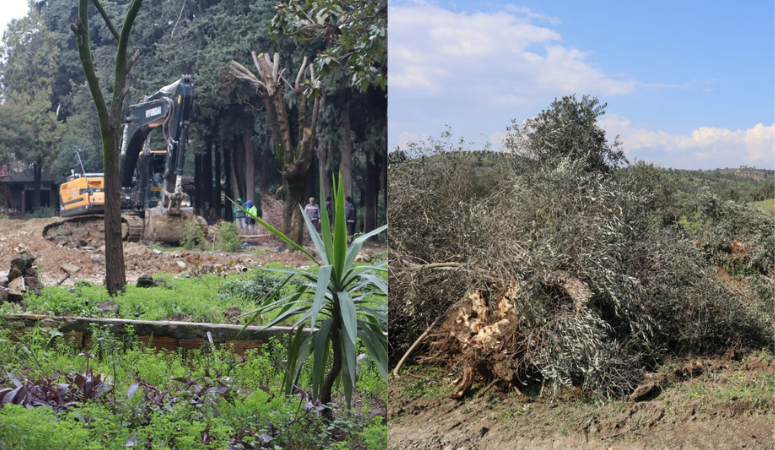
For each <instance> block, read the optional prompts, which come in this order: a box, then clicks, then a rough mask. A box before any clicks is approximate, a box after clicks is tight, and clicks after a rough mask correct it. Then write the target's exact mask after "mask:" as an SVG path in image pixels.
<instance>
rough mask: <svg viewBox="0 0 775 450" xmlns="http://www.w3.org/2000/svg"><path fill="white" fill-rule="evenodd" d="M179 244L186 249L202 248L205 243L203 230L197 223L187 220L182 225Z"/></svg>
mask: <svg viewBox="0 0 775 450" xmlns="http://www.w3.org/2000/svg"><path fill="white" fill-rule="evenodd" d="M182 231H183V233H182V236H183V237H182V238H181V239H180V245H181V246H182V247H183V248H185V249H186V250H202V249H204V244H205V232H204V230H203V229H202V227H201V226H199V224H197V223H196V222H194V221H188V222H186V224H185V225H183V230H182Z"/></svg>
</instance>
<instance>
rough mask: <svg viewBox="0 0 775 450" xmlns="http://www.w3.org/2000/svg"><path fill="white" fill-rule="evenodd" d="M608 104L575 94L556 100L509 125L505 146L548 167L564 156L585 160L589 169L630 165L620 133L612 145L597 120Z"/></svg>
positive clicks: (610, 169) (554, 164)
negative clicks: (547, 106)
mask: <svg viewBox="0 0 775 450" xmlns="http://www.w3.org/2000/svg"><path fill="white" fill-rule="evenodd" d="M606 106H607V104H606V103H603V104H600V101H599V100H598V99H597V98H596V97H590V96H588V95H585V96H583V97H582V98H581V100H577V99H576V96H575V95H572V96H565V97H562V98H561V99H559V100H558V99H555V100H554V101H553V102H552V104H551V105H550V107H549V109H546V110H543V111H541V112H540V113H539V114H538V115H536V116H535V117H533V118H530V119H527V120H525V121H524V123H523V124H522V125H521V126H520V125H519V124H518V123H517V121H516V120H513V121H512V125H511V126H510V127H509V128H508V133H507V138H506V141H505V143H504V144H505V147H506V148H507V149H509V150H511V151H514V152H517V153H519V154H522V155H525V156H527V157H529V158H530V159H532V160H535V161H536V162H537V163H538V164H539V165H541V166H544V167H546V166H547V165H548V166H556V165H557V164H558V163H559V162H560V161H561V160H563V159H564V158H571V159H574V160H581V161H584V166H585V167H586V168H587V170H591V171H603V172H610V171H612V170H613V169H615V168H617V167H620V166H622V165H624V164H627V158H626V157H625V155H624V151H623V150H622V143H621V142H620V141H619V137H618V136H617V137H616V138H615V139H614V141H613V143H611V144H609V143H608V140H607V139H606V135H605V130H603V129H602V128H601V127H600V126H599V125H598V123H597V120H598V118H599V117H600V116H602V115H604V114H605V108H606Z"/></svg>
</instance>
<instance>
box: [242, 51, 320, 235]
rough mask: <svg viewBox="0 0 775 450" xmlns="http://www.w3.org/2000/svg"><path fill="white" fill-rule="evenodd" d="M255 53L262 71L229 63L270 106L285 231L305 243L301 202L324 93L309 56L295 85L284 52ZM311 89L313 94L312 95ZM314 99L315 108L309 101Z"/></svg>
mask: <svg viewBox="0 0 775 450" xmlns="http://www.w3.org/2000/svg"><path fill="white" fill-rule="evenodd" d="M251 54H252V55H253V64H254V65H255V66H256V70H257V71H258V75H259V76H258V77H256V76H255V75H254V74H253V73H252V72H251V71H250V70H248V69H247V68H246V67H245V66H243V65H241V64H240V63H238V62H236V61H231V62H230V63H229V72H230V73H231V74H232V75H234V76H235V77H236V78H238V79H240V80H245V81H248V82H250V83H251V84H252V85H253V86H254V87H255V88H256V90H257V92H258V94H259V96H260V97H261V99H262V100H263V102H264V105H265V106H266V111H267V114H268V119H269V120H268V121H269V125H270V127H271V129H272V139H273V141H274V145H275V150H276V152H275V153H276V154H277V155H278V158H279V159H280V160H281V162H282V176H283V187H284V190H285V206H284V209H283V233H284V234H285V235H286V236H288V237H289V238H291V239H292V240H293V242H295V243H297V244H299V245H301V243H302V239H303V236H304V234H303V233H304V228H303V227H304V219H303V217H302V212H301V210H300V209H299V207H298V205H300V204H303V203H304V196H305V193H306V189H307V171H308V170H309V167H310V163H311V162H312V157H313V156H314V151H313V144H314V142H315V128H316V125H317V119H318V112H319V110H320V102H321V96H319V95H314V94H315V93H316V91H317V89H318V80H317V78H316V77H315V69H314V67H313V66H312V65H309V64H308V63H307V58H306V57H305V58H304V61H303V62H302V63H301V67H300V68H299V71H298V73H297V74H296V80H295V82H294V84H293V85H291V84H290V83H289V82H288V81H287V80H286V79H285V78H284V77H283V72H284V70H283V71H280V54H279V53H275V54H274V57H272V58H270V57H269V55H268V54H265V53H262V54H260V55H256V52H251ZM307 70H309V71H310V81H309V84H308V83H306V82H303V81H304V80H303V77H304V72H306V71H307ZM285 86H288V87H289V88H290V89H291V90H292V91H293V93H294V94H295V95H296V105H295V106H296V110H297V111H298V114H299V115H298V130H299V131H298V135H297V136H296V137H295V139H294V136H293V133H291V125H290V123H291V120H290V117H289V110H290V109H291V108H290V105H286V101H285V89H284V87H285ZM307 89H311V90H312V91H313V92H312V94H313V95H308V94H310V92H307ZM310 102H312V105H311V106H312V111H311V113H310V111H309V107H310V105H309V103H310Z"/></svg>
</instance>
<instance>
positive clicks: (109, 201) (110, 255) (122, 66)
mask: <svg viewBox="0 0 775 450" xmlns="http://www.w3.org/2000/svg"><path fill="white" fill-rule="evenodd" d="M92 3H94V6H95V7H96V8H97V10H98V11H99V12H100V15H101V16H102V19H103V20H104V22H105V25H106V26H107V28H108V29H109V30H110V34H111V35H112V36H113V38H114V39H115V42H116V59H115V67H114V80H113V90H112V91H109V95H110V97H109V98H110V101H106V100H105V96H104V94H103V92H102V88H101V86H100V81H99V78H98V77H97V73H96V70H95V66H94V59H93V58H92V52H91V44H90V29H89V0H79V1H78V19H77V20H76V21H75V24H73V25H71V29H72V31H73V33H75V37H76V46H77V48H78V56H79V59H80V60H81V65H82V66H83V72H84V75H85V76H86V82H87V83H88V85H89V91H90V92H91V96H92V99H93V100H94V106H95V108H96V109H97V117H98V119H99V124H100V135H101V138H102V159H103V163H104V173H105V175H104V176H105V266H106V275H105V286H106V288H107V290H108V294H110V295H116V294H117V293H118V292H119V291H123V290H124V286H125V285H126V268H125V266H124V250H123V243H122V241H121V184H120V182H119V167H118V164H119V137H120V134H121V122H122V118H123V114H122V111H121V107H122V105H123V102H124V98H125V97H126V96H127V94H128V93H129V87H128V86H127V85H126V78H127V74H128V73H129V71H130V70H131V68H132V65H133V64H134V63H135V61H137V58H138V57H139V56H140V53H139V51H137V52H135V54H134V55H133V56H132V58H131V59H128V58H127V47H128V45H129V34H130V31H131V30H132V25H133V24H134V21H135V18H136V17H137V13H138V11H140V7H141V6H142V4H143V0H132V3H131V4H130V5H129V9H128V10H127V12H126V16H125V18H124V24H123V26H122V27H121V30H120V31H119V30H117V29H116V27H115V26H114V25H113V23H112V21H111V20H110V17H109V16H108V14H107V12H106V11H105V9H104V8H103V7H102V4H101V3H100V1H99V0H92Z"/></svg>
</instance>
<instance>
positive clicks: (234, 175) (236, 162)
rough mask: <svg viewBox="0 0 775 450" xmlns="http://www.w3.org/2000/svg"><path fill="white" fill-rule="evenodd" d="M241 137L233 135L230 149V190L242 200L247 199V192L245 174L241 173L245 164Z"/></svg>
mask: <svg viewBox="0 0 775 450" xmlns="http://www.w3.org/2000/svg"><path fill="white" fill-rule="evenodd" d="M242 142H243V141H242V137H241V136H234V141H233V143H234V145H233V146H232V150H231V192H232V194H233V195H235V197H232V198H233V199H235V200H236V199H237V197H239V198H242V200H243V201H245V200H247V194H246V193H245V176H244V174H243V172H244V169H245V164H244V163H243V159H244V156H245V152H244V150H243V148H242Z"/></svg>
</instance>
